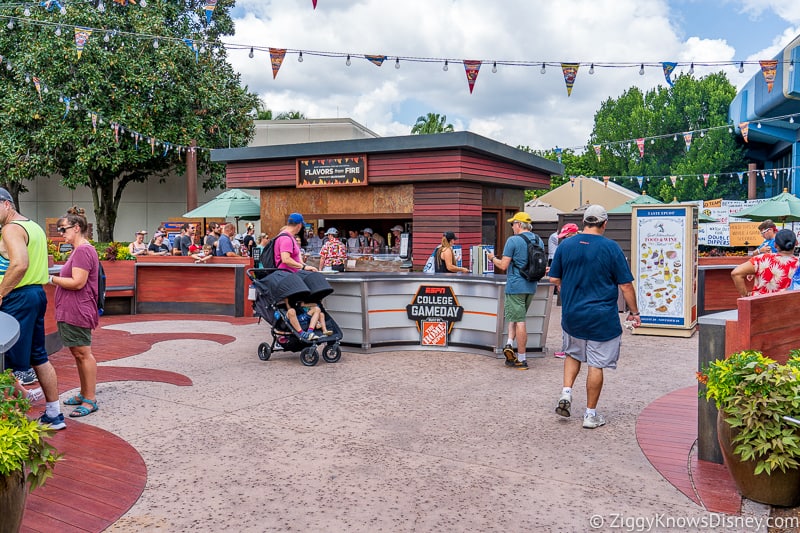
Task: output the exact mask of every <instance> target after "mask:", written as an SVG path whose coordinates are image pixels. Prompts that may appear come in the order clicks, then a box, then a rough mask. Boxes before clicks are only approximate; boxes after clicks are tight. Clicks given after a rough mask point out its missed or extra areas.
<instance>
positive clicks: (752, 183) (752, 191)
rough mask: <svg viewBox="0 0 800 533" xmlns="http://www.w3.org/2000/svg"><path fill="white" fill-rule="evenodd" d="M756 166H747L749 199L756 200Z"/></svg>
mask: <svg viewBox="0 0 800 533" xmlns="http://www.w3.org/2000/svg"><path fill="white" fill-rule="evenodd" d="M757 179H758V178H757V177H756V164H755V163H748V165H747V199H748V200H755V199H756V182H757V181H756V180H757Z"/></svg>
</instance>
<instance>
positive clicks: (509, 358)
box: [503, 344, 517, 366]
mask: <svg viewBox="0 0 800 533" xmlns="http://www.w3.org/2000/svg"><path fill="white" fill-rule="evenodd" d="M503 355H505V356H506V366H514V365H515V364H516V363H517V354H516V352H514V348H513V347H512V346H511V345H510V344H506V345H505V346H504V347H503Z"/></svg>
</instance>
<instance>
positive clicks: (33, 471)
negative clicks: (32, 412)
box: [0, 370, 61, 531]
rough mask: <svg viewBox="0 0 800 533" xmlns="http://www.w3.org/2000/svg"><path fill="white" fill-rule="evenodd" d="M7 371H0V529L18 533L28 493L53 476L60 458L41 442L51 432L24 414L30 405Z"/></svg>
mask: <svg viewBox="0 0 800 533" xmlns="http://www.w3.org/2000/svg"><path fill="white" fill-rule="evenodd" d="M15 383H16V379H15V378H14V376H13V374H11V371H10V370H7V371H6V372H0V530H1V531H18V530H19V527H20V524H21V523H22V515H23V513H24V511H25V497H26V491H25V481H26V480H27V482H28V486H29V488H30V490H31V491H32V490H33V489H35V488H37V487H40V486H42V485H43V484H44V482H45V481H46V480H47V478H49V477H50V476H51V475H52V474H53V467H54V466H55V463H56V461H58V460H59V459H60V458H61V455H60V454H59V453H57V452H56V449H55V448H54V447H53V446H52V445H51V444H49V443H47V442H46V441H45V438H46V437H49V436H50V435H51V433H52V431H53V430H51V429H49V428H48V427H47V426H43V425H41V424H40V423H39V422H38V421H37V420H28V418H27V417H26V416H25V413H26V412H27V411H28V409H29V408H30V402H29V401H28V400H27V399H25V398H24V397H23V396H22V394H21V393H20V392H18V391H17V390H16V389H15V388H14V385H15Z"/></svg>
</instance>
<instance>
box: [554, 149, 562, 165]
mask: <svg viewBox="0 0 800 533" xmlns="http://www.w3.org/2000/svg"><path fill="white" fill-rule="evenodd" d="M554 152H555V153H556V157H557V158H558V162H559V163H561V148H559V147H558V146H556V149H555V150H554Z"/></svg>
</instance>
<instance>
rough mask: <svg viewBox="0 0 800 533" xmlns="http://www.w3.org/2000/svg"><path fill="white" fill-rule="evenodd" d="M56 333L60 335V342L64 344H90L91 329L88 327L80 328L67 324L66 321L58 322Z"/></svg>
mask: <svg viewBox="0 0 800 533" xmlns="http://www.w3.org/2000/svg"><path fill="white" fill-rule="evenodd" d="M58 333H59V334H60V335H61V343H62V344H63V345H64V346H67V347H70V346H91V345H92V330H91V329H89V328H82V327H80V326H73V325H72V324H67V323H66V322H59V323H58Z"/></svg>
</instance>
